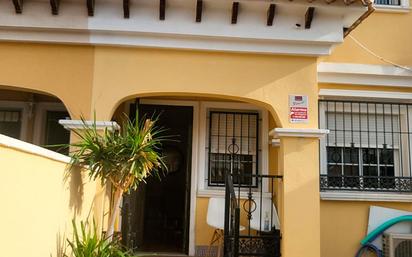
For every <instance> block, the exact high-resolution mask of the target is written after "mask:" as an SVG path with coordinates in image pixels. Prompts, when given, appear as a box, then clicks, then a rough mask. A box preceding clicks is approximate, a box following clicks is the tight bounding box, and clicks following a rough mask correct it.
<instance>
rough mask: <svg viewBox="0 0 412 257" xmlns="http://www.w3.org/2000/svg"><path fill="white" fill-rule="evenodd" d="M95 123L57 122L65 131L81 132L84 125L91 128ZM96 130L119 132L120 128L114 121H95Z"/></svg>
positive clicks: (86, 121)
mask: <svg viewBox="0 0 412 257" xmlns="http://www.w3.org/2000/svg"><path fill="white" fill-rule="evenodd" d="M94 122H95V121H92V120H85V121H84V122H83V121H82V120H59V124H60V125H62V126H63V127H64V128H65V129H67V130H72V129H76V130H83V129H85V125H86V126H87V127H89V126H90V127H91V126H92V125H93V123H94ZM96 129H97V130H104V129H108V130H113V129H114V130H119V129H120V126H119V124H117V122H115V121H96Z"/></svg>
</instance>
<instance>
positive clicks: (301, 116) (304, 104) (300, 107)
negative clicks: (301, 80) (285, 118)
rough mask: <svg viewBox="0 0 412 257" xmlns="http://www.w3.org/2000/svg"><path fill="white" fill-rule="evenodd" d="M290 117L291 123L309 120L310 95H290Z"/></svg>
mask: <svg viewBox="0 0 412 257" xmlns="http://www.w3.org/2000/svg"><path fill="white" fill-rule="evenodd" d="M289 117H290V122H291V123H306V122H308V97H307V96H306V95H290V96H289Z"/></svg>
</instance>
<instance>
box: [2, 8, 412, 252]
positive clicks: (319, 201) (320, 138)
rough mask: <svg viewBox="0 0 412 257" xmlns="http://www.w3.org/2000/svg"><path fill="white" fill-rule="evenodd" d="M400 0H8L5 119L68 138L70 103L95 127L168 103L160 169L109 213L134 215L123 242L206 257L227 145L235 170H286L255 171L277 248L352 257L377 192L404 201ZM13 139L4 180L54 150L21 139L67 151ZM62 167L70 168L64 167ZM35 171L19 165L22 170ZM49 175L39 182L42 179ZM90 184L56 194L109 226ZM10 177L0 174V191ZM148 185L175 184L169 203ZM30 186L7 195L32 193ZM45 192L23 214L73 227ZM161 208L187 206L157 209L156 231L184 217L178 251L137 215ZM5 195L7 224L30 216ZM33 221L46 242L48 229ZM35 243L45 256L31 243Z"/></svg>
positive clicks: (411, 74) (406, 25)
mask: <svg viewBox="0 0 412 257" xmlns="http://www.w3.org/2000/svg"><path fill="white" fill-rule="evenodd" d="M409 4H410V3H409V2H408V0H399V1H395V0H394V1H379V2H377V3H375V7H376V10H375V11H374V12H373V13H372V11H373V8H372V4H371V3H369V2H368V1H346V0H343V1H341V0H336V1H313V2H312V1H303V0H302V1H297V0H296V1H263V0H262V1H258V0H256V1H252V0H243V1H228V0H225V1H218V0H203V1H201V0H197V1H195V0H193V1H188V0H169V1H166V0H160V1H149V0H141V1H128V0H125V1H123V3H121V2H115V1H111V0H107V1H101V2H100V1H96V2H95V1H86V3H83V2H80V1H69V2H65V1H58V0H51V1H50V2H48V1H37V2H30V1H27V3H26V2H24V3H23V2H22V1H17V0H16V1H9V2H2V3H0V7H1V8H0V14H1V15H0V40H1V41H2V42H1V43H0V56H1V60H2V62H0V134H4V135H7V136H9V137H13V138H16V139H19V140H22V141H26V142H28V143H31V144H35V145H55V144H61V143H67V142H69V141H70V140H75V136H74V134H73V133H71V134H70V132H69V130H70V129H73V128H79V126H78V123H76V120H79V119H80V117H81V116H83V117H85V118H86V119H88V120H92V119H93V117H94V115H95V116H96V119H97V120H98V121H104V122H101V123H99V127H100V128H101V129H104V128H105V127H108V126H110V124H111V123H110V121H117V122H118V123H119V124H120V125H121V120H122V115H123V113H126V114H127V115H129V117H133V115H134V114H135V111H139V112H140V113H141V114H152V113H161V115H160V122H161V124H162V125H163V126H164V127H168V128H169V129H170V130H171V131H173V133H172V134H175V135H179V140H178V143H176V144H175V145H167V146H165V152H166V153H167V154H168V155H169V156H172V157H173V161H171V162H170V163H169V171H170V174H168V178H167V179H165V180H164V181H163V182H162V183H156V184H153V185H154V186H149V185H147V186H142V192H143V193H142V192H134V193H132V194H131V195H130V196H127V197H126V198H125V201H124V203H123V204H124V205H123V207H124V206H126V205H125V204H127V206H128V208H129V210H131V211H132V212H133V213H132V215H129V216H127V215H122V216H121V217H119V220H118V224H117V228H118V230H122V229H124V227H125V224H126V221H127V219H133V220H136V221H135V223H136V224H137V225H136V227H137V228H135V229H134V230H133V233H135V235H134V237H133V238H134V240H136V241H138V242H142V241H144V240H145V239H144V237H146V239H147V238H150V237H152V238H154V240H153V241H154V242H153V241H150V242H146V244H147V245H148V246H147V249H150V250H152V251H161V250H166V251H168V252H174V253H176V252H177V253H180V254H185V255H190V256H194V255H195V254H197V255H199V256H206V255H207V254H206V253H205V252H204V251H203V250H202V249H205V246H208V245H209V243H210V238H211V237H212V234H213V229H212V228H211V227H210V226H209V225H208V224H207V223H206V219H207V218H206V216H207V210H208V203H209V199H210V198H211V197H216V198H219V197H223V196H224V192H225V191H224V173H225V172H227V170H228V169H230V167H229V168H228V166H227V163H226V160H227V158H229V157H230V153H229V152H228V149H229V146H230V145H232V143H233V144H235V143H236V145H237V147H238V149H237V153H238V154H239V156H240V157H239V158H240V159H241V161H242V162H243V163H244V164H243V165H242V168H239V170H240V171H241V172H243V173H247V174H252V175H276V176H282V179H280V180H278V181H277V182H276V185H275V186H272V187H270V186H268V187H264V186H263V184H262V185H261V186H259V185H256V188H257V189H256V190H259V189H261V190H262V191H261V195H264V194H266V195H269V197H271V198H273V199H274V200H275V201H274V202H275V206H276V209H277V212H278V214H279V223H280V232H281V234H282V240H281V252H282V256H285V257H301V256H310V257H312V256H313V257H318V256H321V257H330V256H333V257H347V256H354V254H355V252H356V250H357V248H358V246H359V241H360V240H361V239H362V238H363V236H365V233H366V229H367V222H368V210H369V207H370V206H372V205H379V206H384V207H393V208H397V209H402V210H409V211H412V204H411V203H412V185H411V184H410V180H411V178H412V174H411V168H412V167H411V158H412V152H411V151H412V149H411V145H412V138H411V136H412V117H411V119H410V118H409V116H410V115H412V105H411V100H412V71H411V70H410V68H408V66H412V52H411V51H410V50H409V49H408V48H409V46H410V45H412V33H410V31H411V28H410V24H412V14H411V13H410V8H409ZM371 13H372V14H371ZM344 36H346V37H345V38H344ZM391 63H392V64H391ZM393 64H396V65H397V66H395V65H393ZM294 102H295V104H296V106H294ZM296 102H297V103H296ZM292 108H293V109H292ZM59 120H65V121H64V122H60V123H64V125H65V128H66V129H64V128H63V127H62V126H61V125H60V124H59ZM18 142H19V141H16V140H12V139H9V138H6V137H0V153H1V151H3V153H5V154H4V155H3V156H12V157H13V158H12V157H10V159H7V158H4V159H1V158H2V157H1V155H0V160H1V163H0V178H1V177H2V176H4V177H3V178H4V179H5V178H7V179H15V180H18V179H22V178H21V177H18V178H16V177H13V176H12V175H11V176H10V177H6V176H5V175H4V174H5V173H10V172H11V171H12V170H13V163H11V161H9V160H13V161H14V162H15V160H19V159H21V162H22V163H20V164H21V165H23V163H24V162H25V161H26V160H27V163H33V165H39V163H41V165H47V161H45V160H42V161H41V162H37V161H36V160H35V158H34V157H32V156H27V153H30V154H34V155H36V151H38V152H39V153H38V154H37V155H39V156H43V157H45V158H46V159H47V160H48V161H57V162H62V163H65V162H67V159H64V158H63V157H62V156H61V155H58V154H54V153H52V152H50V151H41V150H39V148H36V147H35V146H31V145H30V144H24V143H21V144H20V143H18ZM10 148H12V149H17V150H18V151H23V152H25V153H26V154H21V153H19V152H17V153H14V152H10V151H11V150H10ZM49 148H52V150H56V151H62V150H61V149H58V148H57V147H54V148H53V147H50V146H49ZM30 149H31V150H30ZM33 149H34V150H33ZM62 153H63V154H65V153H67V152H62ZM19 156H21V158H20V157H19ZM23 157H24V158H23ZM172 157H170V158H172ZM36 158H37V157H36ZM20 164H19V165H20ZM3 165H4V166H3ZM53 165H55V164H53ZM17 166H18V165H17ZM4 167H5V168H4ZM33 167H34V166H33ZM53 167H54V166H53ZM56 167H57V169H59V171H61V172H63V168H62V167H63V165H61V164H59V165H57V166H56ZM28 168H30V165H26V166H24V165H23V166H21V171H22V173H21V174H24V172H23V171H24V170H26V169H28ZM37 170H38V172H41V169H40V168H38V169H36V172H37ZM5 171H6V172H5ZM7 171H9V172H7ZM178 171H180V172H178ZM27 172H30V171H29V170H27ZM48 172H50V171H48ZM16 174H17V173H16ZM18 174H20V173H18ZM16 176H17V175H16ZM33 177H34V178H32V179H35V177H37V176H33ZM40 178H41V179H40ZM26 179H27V178H26ZM60 179H61V177H60V176H58V177H50V180H49V181H48V178H47V176H44V175H42V176H40V175H39V176H38V180H33V181H36V183H38V184H39V183H40V185H39V186H42V185H43V186H44V187H45V188H46V187H49V186H50V185H51V184H56V183H59V180H60ZM82 181H83V180H82V179H81V178H80V177H79V178H78V180H75V181H74V182H76V183H77V184H82V183H81V182H82ZM74 182H73V183H74ZM76 183H75V184H76ZM149 184H150V183H149ZM238 184H241V183H238ZM88 185H89V186H88V188H87V190H80V188H81V187H75V186H73V184H71V186H70V187H69V189H68V188H66V187H65V186H64V185H62V187H63V189H64V190H66V191H67V190H68V191H70V192H69V194H70V197H74V195H76V194H80V195H82V197H83V198H84V199H85V200H84V206H83V208H81V210H77V209H76V211H73V209H72V208H74V207H73V206H75V205H74V204H73V203H72V201H71V198H70V197H68V198H67V197H66V198H64V197H62V198H61V199H63V198H64V201H63V202H64V203H66V202H67V203H68V204H67V205H69V207H70V208H69V209H68V213H72V212H73V215H75V216H76V215H78V216H81V217H86V216H88V214H89V213H91V214H92V215H93V218H94V219H95V220H96V221H97V224H98V225H99V228H101V229H102V230H104V229H105V227H106V226H107V211H108V209H109V208H110V197H109V196H108V195H110V193H107V192H110V188H102V187H101V186H100V185H94V184H93V187H95V190H90V187H91V186H90V184H88ZM7 188H8V187H7V186H6V187H3V190H4V191H1V189H0V193H1V195H2V197H3V195H7V193H6V192H8V191H7ZM63 189H62V190H63ZM33 190H36V189H35V188H33ZM64 190H63V191H64ZM22 191H24V190H22ZM159 192H162V194H163V196H164V195H165V194H166V195H168V197H170V198H167V199H168V200H167V201H166V202H164V204H163V206H159V205H161V204H159V202H158V199H159V197H160V196H159V194H160V193H159ZM26 193H27V192H25V193H24V192H23V193H16V194H15V195H13V196H12V197H11V199H12V200H10V201H5V202H7V203H9V204H11V205H13V202H18V203H19V204H22V205H23V204H24V202H25V201H29V202H33V201H34V202H35V201H38V199H36V194H33V195H27V194H26ZM66 193H67V192H66ZM62 194H63V195H64V193H62ZM245 195H246V193H245V194H244V195H243V196H242V197H243V198H245V199H246V196H245ZM7 197H10V196H7ZM42 197H43V198H46V199H45V201H46V202H47V201H49V202H50V203H52V204H51V206H44V208H46V209H47V208H49V209H47V210H48V212H49V214H48V215H39V217H37V216H36V218H34V217H33V219H35V220H36V222H37V223H38V226H39V227H44V226H47V224H48V221H49V222H50V223H52V224H54V226H57V227H58V228H59V231H60V230H63V231H65V230H66V229H67V230H69V229H68V228H67V227H68V226H67V224H69V223H68V222H69V220H68V217H67V216H70V215H67V214H62V213H63V212H64V211H60V212H59V213H55V214H50V212H53V204H55V203H58V202H59V199H60V198H59V197H60V196H55V195H50V196H47V194H44V195H42ZM49 197H50V199H49ZM82 197H80V198H81V199H83V198H82ZM69 198H70V199H69ZM91 198H93V199H92V200H91ZM81 199H80V200H79V199H78V200H79V201H81ZM142 202H144V203H145V207H144V208H140V207H139V206H138V204H137V203H142ZM16 206H18V204H16ZM42 208H43V207H42ZM162 208H163V209H167V210H177V211H180V212H179V213H174V214H173V215H177V216H178V217H179V219H178V220H175V221H172V222H169V223H168V221H165V222H166V223H167V226H166V228H172V227H173V226H179V227H180V228H182V232H179V233H181V234H179V233H177V232H176V233H174V234H173V236H176V238H177V239H176V238H175V239H176V240H180V242H181V246H180V247H178V249H174V248H173V246H170V245H169V243H170V241H167V240H166V241H164V244H162V245H157V244H156V241H160V239H158V238H159V233H157V234H156V233H154V232H153V231H156V224H157V225H159V222H160V221H156V220H153V222H152V223H150V222H148V221H147V220H148V217H149V216H150V217H154V216H155V214H153V215H148V214H147V213H150V211H153V213H156V212H158V213H160V209H162ZM46 209H44V210H46ZM12 210H13V211H15V212H16V213H14V212H13V214H10V215H8V216H7V217H8V218H9V219H12V220H13V222H10V221H4V223H0V224H1V225H0V227H6V228H9V229H10V230H12V229H13V228H15V225H13V226H11V225H10V224H15V223H18V220H21V219H24V217H27V216H29V217H30V214H27V213H19V208H18V207H14V208H12ZM90 210H92V211H91V212H89V211H90ZM11 213H12V212H11ZM53 213H54V212H53ZM53 215H55V216H53ZM145 215H146V216H145ZM170 215H172V214H170ZM40 216H41V217H40ZM88 217H90V215H89V216H88ZM145 217H146V218H145ZM129 221H130V220H129ZM27 222H29V221H27ZM145 222H146V223H145ZM156 222H157V223H156ZM173 222H175V223H173ZM56 224H57V225H56ZM26 225H27V223H26V221H24V222H22V223H21V225H19V226H20V228H21V229H23V228H24V226H26ZM142 227H143V228H144V227H146V228H149V229H146V230H142V229H141V228H142ZM6 231H8V230H7V229H6ZM162 231H163V230H162ZM174 232H175V231H174ZM38 233H40V234H41V235H42V236H44V238H49V239H50V238H51V234H50V233H52V231H51V230H50V229H48V230H47V231H46V230H45V231H44V232H38V231H35V233H34V232H33V235H36V234H38ZM42 233H43V234H42ZM46 233H48V234H47V235H46ZM56 233H57V228H56ZM165 233H166V232H165ZM29 234H30V233H29ZM13 235H14V234H13ZM17 236H18V235H16V238H17ZM52 236H55V235H52ZM168 237H171V236H168ZM10 238H11V239H10ZM13 238H15V237H13V236H10V237H9V239H7V237H6V238H4V240H5V241H6V242H7V240H9V241H10V240H12V239H13ZM35 238H36V239H35V240H39V241H38V242H39V244H40V242H41V241H42V240H44V239H41V237H35ZM157 239H158V240H157ZM4 240H3V239H2V240H0V241H4ZM36 242H37V241H36ZM53 243H54V241H53ZM9 245H10V247H11V246H13V245H14V244H12V243H10V244H9ZM153 245H154V246H153ZM49 246H50V245H49V244H45V245H44V247H43V248H42V251H43V253H44V251H47V248H46V247H49ZM28 247H32V248H27V249H26V250H28V251H32V252H33V253H34V254H35V255H33V256H42V254H40V253H38V252H36V251H40V250H38V249H37V250H36V249H35V248H36V244H34V243H33V244H30V245H29V246H28ZM40 248H41V247H40ZM40 248H39V249H40ZM45 249H46V250H45ZM7 251H10V254H9V255H8V256H19V255H13V254H14V253H12V248H6V252H7ZM43 256H44V255H43Z"/></svg>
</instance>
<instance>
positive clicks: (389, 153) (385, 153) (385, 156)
mask: <svg viewBox="0 0 412 257" xmlns="http://www.w3.org/2000/svg"><path fill="white" fill-rule="evenodd" d="M379 163H380V164H391V165H393V149H381V150H379Z"/></svg>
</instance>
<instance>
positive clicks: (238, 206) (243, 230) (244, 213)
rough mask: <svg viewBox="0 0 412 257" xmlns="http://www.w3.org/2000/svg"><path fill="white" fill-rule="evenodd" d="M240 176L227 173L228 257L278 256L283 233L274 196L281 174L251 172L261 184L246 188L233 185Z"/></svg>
mask: <svg viewBox="0 0 412 257" xmlns="http://www.w3.org/2000/svg"><path fill="white" fill-rule="evenodd" d="M239 176H241V175H236V174H227V175H226V206H225V230H224V231H225V240H224V253H225V257H238V256H265V257H266V256H267V257H269V256H270V257H278V256H280V240H281V236H280V230H279V229H280V228H279V220H278V215H277V210H276V207H275V204H274V200H273V199H274V192H275V186H276V181H277V180H279V179H282V176H274V175H248V176H251V177H253V180H254V179H256V181H257V183H258V184H257V187H256V186H255V185H252V184H251V185H250V186H248V187H247V188H245V185H234V184H233V180H237V179H239ZM243 176H245V175H243Z"/></svg>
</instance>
